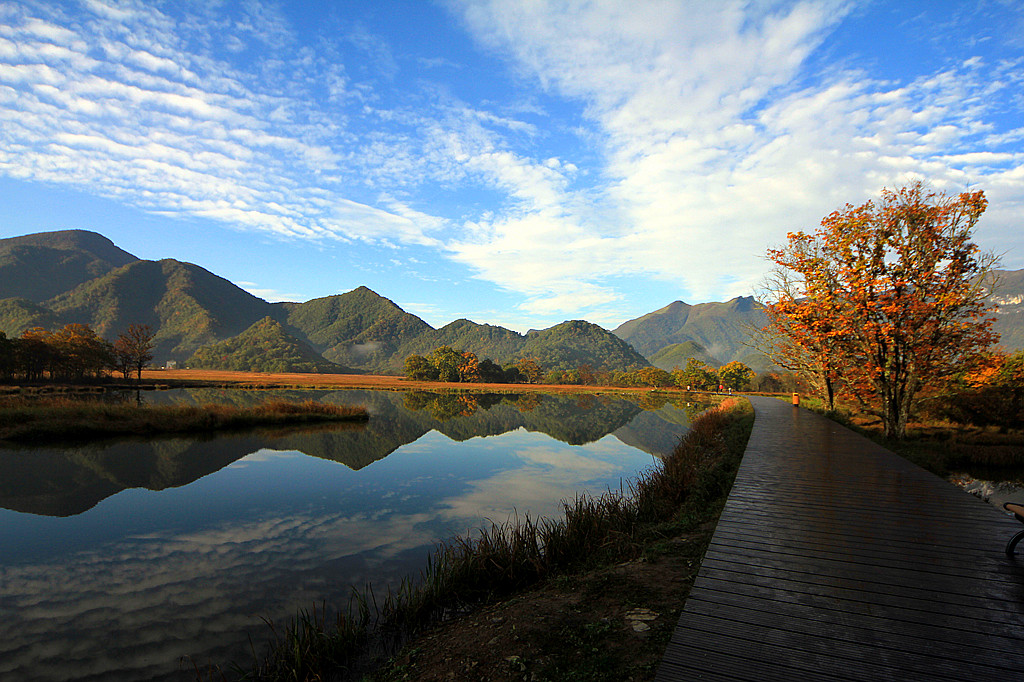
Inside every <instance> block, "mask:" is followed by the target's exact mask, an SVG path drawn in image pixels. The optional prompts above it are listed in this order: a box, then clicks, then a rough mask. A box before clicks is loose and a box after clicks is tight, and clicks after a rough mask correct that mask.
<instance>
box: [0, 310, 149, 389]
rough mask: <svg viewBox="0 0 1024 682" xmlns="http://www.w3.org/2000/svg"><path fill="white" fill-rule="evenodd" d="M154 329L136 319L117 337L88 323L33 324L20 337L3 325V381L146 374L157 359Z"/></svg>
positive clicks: (0, 369)
mask: <svg viewBox="0 0 1024 682" xmlns="http://www.w3.org/2000/svg"><path fill="white" fill-rule="evenodd" d="M153 335H154V334H153V331H152V330H151V329H150V327H149V326H148V325H138V324H133V325H130V326H129V327H128V329H126V330H125V331H124V332H122V333H121V334H119V335H118V337H117V339H115V340H114V341H113V342H110V341H107V340H106V339H104V338H102V337H100V336H99V335H98V334H96V332H95V331H94V330H93V329H92V328H91V327H90V326H89V325H87V324H77V323H72V324H66V325H64V327H63V328H61V329H58V330H57V331H49V330H47V329H44V328H42V327H32V328H31V329H26V330H25V331H24V332H22V334H21V336H19V337H18V338H13V339H12V338H8V337H7V334H6V333H4V332H2V331H0V381H4V382H6V383H10V382H12V381H26V382H41V381H83V380H90V379H98V378H100V377H104V376H107V375H108V374H109V373H110V372H119V373H120V374H121V375H122V376H124V378H125V379H127V378H129V377H130V376H131V375H132V373H133V372H134V373H136V375H137V376H138V377H139V378H140V379H141V377H142V369H143V368H144V367H145V366H146V365H147V364H148V363H149V361H150V360H152V359H153V354H152V350H153Z"/></svg>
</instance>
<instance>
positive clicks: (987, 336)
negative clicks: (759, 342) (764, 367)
mask: <svg viewBox="0 0 1024 682" xmlns="http://www.w3.org/2000/svg"><path fill="white" fill-rule="evenodd" d="M986 206H987V202H986V200H985V196H984V193H983V192H967V193H963V194H960V195H958V196H957V197H955V198H951V197H947V196H946V195H944V194H935V193H934V192H930V191H927V190H926V189H925V188H924V186H923V185H922V184H921V183H920V182H915V183H912V184H910V185H908V186H906V187H903V188H900V189H898V190H896V191H890V190H883V191H882V195H881V199H880V201H879V203H878V204H877V205H876V204H875V202H872V201H868V202H867V203H865V204H863V205H861V206H856V207H855V206H852V205H850V204H847V205H846V206H845V207H844V208H843V209H841V210H838V211H835V212H834V213H832V214H831V215H829V216H827V217H826V218H824V219H823V220H822V221H821V225H820V227H819V228H818V229H817V230H816V231H815V232H814V233H813V234H806V233H804V232H797V233H790V234H789V235H787V240H788V241H787V244H786V245H784V246H783V247H782V248H778V249H769V251H768V258H769V259H770V260H771V261H772V262H774V263H775V266H776V277H775V278H774V281H775V283H776V286H775V287H774V290H769V291H767V292H766V293H767V298H768V307H767V309H766V311H765V312H766V314H767V315H768V320H769V322H768V326H767V327H766V329H767V330H768V331H769V332H770V333H774V334H778V335H780V336H781V337H782V338H783V343H784V344H789V347H790V348H791V349H792V352H793V353H802V354H804V355H805V356H806V359H810V360H812V361H816V362H819V363H821V362H825V361H827V362H828V363H829V364H828V366H827V367H825V366H824V365H823V366H822V367H821V369H822V371H825V372H827V373H828V374H829V375H834V376H841V377H842V379H843V383H844V390H846V391H848V392H849V393H851V394H852V395H853V396H854V397H855V398H857V399H858V400H859V401H860V403H861V404H862V406H863V407H864V408H865V409H866V410H868V411H869V412H871V413H874V414H876V415H877V416H879V417H880V418H881V419H882V423H883V427H884V431H885V435H886V436H887V437H894V438H903V437H904V436H905V435H906V428H907V420H908V418H909V416H910V411H911V408H912V407H913V405H914V404H915V400H916V398H917V396H918V395H919V393H920V391H921V390H922V389H923V388H925V387H928V386H933V385H936V384H938V383H940V382H943V381H945V380H947V379H949V378H950V377H952V376H953V375H955V374H956V373H958V372H960V371H962V370H963V368H964V367H965V366H969V365H970V364H971V363H973V362H976V361H977V360H978V359H979V358H981V357H982V355H983V353H984V351H985V349H986V348H988V347H989V346H990V345H991V344H992V343H994V342H995V340H996V338H997V336H996V334H995V333H994V332H993V331H992V329H991V325H992V322H993V318H992V317H991V315H990V313H991V312H992V311H991V310H990V309H988V308H986V306H985V302H984V299H985V296H986V293H987V291H986V286H987V284H988V281H987V280H988V276H989V274H990V273H991V270H992V268H993V267H994V265H995V264H996V262H997V259H996V258H995V257H994V256H992V255H988V254H982V253H981V252H980V250H979V248H978V247H977V246H976V245H975V244H974V243H973V242H972V241H971V232H972V231H973V229H974V226H975V224H976V223H977V221H978V219H979V218H980V216H981V215H982V213H983V212H984V211H985V208H986ZM782 347H785V346H782Z"/></svg>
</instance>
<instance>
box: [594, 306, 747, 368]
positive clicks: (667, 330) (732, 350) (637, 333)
mask: <svg viewBox="0 0 1024 682" xmlns="http://www.w3.org/2000/svg"><path fill="white" fill-rule="evenodd" d="M764 321H765V318H764V306H763V305H762V304H760V303H758V302H757V301H755V300H754V299H753V298H751V297H748V296H741V297H739V298H734V299H732V300H731V301H727V302H725V303H701V304H698V305H693V306H691V305H687V304H686V303H683V302H682V301H675V302H673V303H670V304H669V305H667V306H665V307H664V308H662V309H660V310H656V311H654V312H653V313H648V314H647V315H643V316H642V317H638V318H636V319H634V320H629V321H628V322H625V323H623V324H621V325H620V326H619V327H617V328H616V329H615V330H614V332H613V333H614V334H615V335H616V336H618V337H619V338H621V339H623V340H625V341H628V342H629V343H630V344H632V345H633V347H634V348H636V349H637V350H638V351H640V352H641V353H642V354H643V355H644V356H645V357H647V358H653V357H654V356H655V354H657V353H658V352H659V351H661V350H662V349H663V348H665V347H666V346H670V345H672V344H679V343H685V342H687V341H691V342H694V343H696V344H698V345H700V346H701V347H703V348H704V349H705V352H706V353H707V354H708V355H710V356H711V357H712V358H714V359H716V360H717V361H718V362H720V363H727V362H731V361H733V360H740V361H741V362H744V363H746V364H748V365H750V366H751V367H754V368H755V369H758V368H762V367H765V366H766V365H767V360H766V359H765V358H763V357H762V356H760V355H759V354H756V353H754V351H753V349H751V348H750V347H749V346H747V345H746V344H747V343H748V341H749V338H750V330H751V329H752V328H759V327H761V326H763V325H764Z"/></svg>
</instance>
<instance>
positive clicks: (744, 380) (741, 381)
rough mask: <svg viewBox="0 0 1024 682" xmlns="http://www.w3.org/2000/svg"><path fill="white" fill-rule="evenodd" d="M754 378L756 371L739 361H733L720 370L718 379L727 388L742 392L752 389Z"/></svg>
mask: <svg viewBox="0 0 1024 682" xmlns="http://www.w3.org/2000/svg"><path fill="white" fill-rule="evenodd" d="M753 378H754V370H752V369H750V368H749V367H747V366H746V365H744V364H743V363H742V362H740V361H739V360H733V361H732V362H730V363H729V364H727V365H724V366H722V367H719V368H718V379H719V381H721V382H722V385H723V386H725V387H726V388H731V389H732V390H734V391H742V390H744V389H747V388H750V382H751V381H752V380H753Z"/></svg>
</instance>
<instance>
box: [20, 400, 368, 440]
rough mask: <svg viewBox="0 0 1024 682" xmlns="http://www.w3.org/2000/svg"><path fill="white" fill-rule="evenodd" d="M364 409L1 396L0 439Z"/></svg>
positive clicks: (250, 422) (304, 418)
mask: <svg viewBox="0 0 1024 682" xmlns="http://www.w3.org/2000/svg"><path fill="white" fill-rule="evenodd" d="M366 419H367V413H366V410H365V409H363V408H353V407H344V406H339V405H331V404H324V403H317V402H314V401H306V402H303V403H293V402H286V401H268V402H264V403H261V404H260V405H257V406H255V407H252V408H240V407H234V406H230V405H201V406H193V405H136V404H134V403H130V402H127V403H111V402H103V401H101V400H82V399H75V398H71V397H67V396H48V397H41V398H26V397H24V396H14V397H7V398H3V399H0V441H10V442H31V443H39V442H45V441H55V440H76V439H86V438H97V437H105V436H127V435H137V436H151V435H156V434H165V433H166V434H172V433H173V434H182V433H206V432H211V431H218V430H225V429H241V428H249V427H253V426H279V425H281V426H283V425H293V424H313V423H323V422H328V421H365V420H366Z"/></svg>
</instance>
